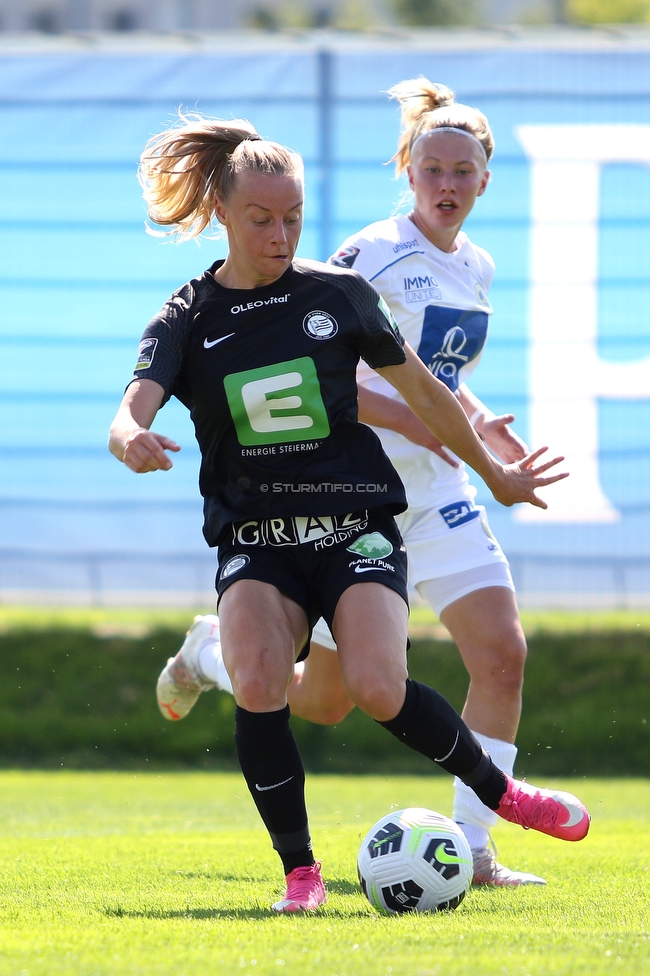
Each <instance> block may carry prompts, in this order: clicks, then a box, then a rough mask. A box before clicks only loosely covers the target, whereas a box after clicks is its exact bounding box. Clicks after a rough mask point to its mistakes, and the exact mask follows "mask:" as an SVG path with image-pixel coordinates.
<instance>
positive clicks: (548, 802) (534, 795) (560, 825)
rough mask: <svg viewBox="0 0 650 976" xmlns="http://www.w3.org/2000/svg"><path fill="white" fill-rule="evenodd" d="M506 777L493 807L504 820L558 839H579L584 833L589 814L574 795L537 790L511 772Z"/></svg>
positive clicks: (584, 835)
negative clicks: (499, 800)
mask: <svg viewBox="0 0 650 976" xmlns="http://www.w3.org/2000/svg"><path fill="white" fill-rule="evenodd" d="M507 779H508V787H507V789H506V791H505V793H504V794H503V796H502V798H501V803H500V804H499V806H498V807H497V811H496V812H497V813H498V814H499V816H500V817H503V819H504V820H509V821H510V823H516V824H520V825H521V826H522V827H523V828H524V830H539V831H541V832H542V833H543V834H550V835H551V837H559V838H560V840H582V839H583V837H586V836H587V831H588V830H589V822H590V820H591V817H590V816H589V814H588V812H587V810H586V808H585V807H584V806H583V804H582V803H581V802H580V800H579V799H578V798H577V796H573V795H572V794H571V793H561V792H559V791H557V790H540V789H538V788H537V787H536V786H530V785H529V784H528V783H522V782H521V781H520V780H517V779H512V778H511V777H510V776H508V777H507Z"/></svg>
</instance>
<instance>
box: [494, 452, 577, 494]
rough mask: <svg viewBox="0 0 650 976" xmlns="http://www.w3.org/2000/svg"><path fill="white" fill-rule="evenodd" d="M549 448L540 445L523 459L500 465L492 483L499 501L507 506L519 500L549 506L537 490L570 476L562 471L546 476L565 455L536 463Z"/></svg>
mask: <svg viewBox="0 0 650 976" xmlns="http://www.w3.org/2000/svg"><path fill="white" fill-rule="evenodd" d="M547 450H548V448H547V447H540V448H539V450H538V451H533V453H532V454H527V455H526V457H524V458H522V459H521V461H515V462H514V463H513V464H505V465H501V466H500V472H499V475H498V478H497V481H496V483H495V484H494V485H490V488H491V490H492V494H493V495H494V497H495V498H496V500H497V501H498V502H501V504H502V505H506V506H507V507H510V505H515V504H516V503H517V502H530V504H531V505H535V506H536V507H537V508H548V505H547V504H546V502H545V501H544V500H543V499H541V498H539V497H538V496H537V495H536V494H535V492H536V490H537V489H538V488H544V487H546V485H552V484H554V483H555V482H556V481H561V480H562V479H563V478H568V477H569V473H568V471H562V472H561V473H560V474H553V475H550V476H549V477H544V475H545V473H546V472H547V471H549V470H550V469H551V468H553V467H555V465H556V464H559V463H560V461H564V458H563V457H556V458H553V459H552V460H551V461H545V462H544V464H538V465H536V464H535V462H536V461H537V459H538V458H539V457H541V456H542V454H544V453H545V452H546V451H547Z"/></svg>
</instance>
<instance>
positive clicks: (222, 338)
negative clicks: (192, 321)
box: [203, 332, 235, 349]
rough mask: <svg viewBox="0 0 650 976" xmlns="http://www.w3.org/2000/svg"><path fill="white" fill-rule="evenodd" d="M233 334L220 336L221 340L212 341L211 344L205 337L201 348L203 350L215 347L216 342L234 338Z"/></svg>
mask: <svg viewBox="0 0 650 976" xmlns="http://www.w3.org/2000/svg"><path fill="white" fill-rule="evenodd" d="M234 334H235V333H234V332H229V333H228V335H226V336H221V338H219V339H213V340H212V342H208V337H207V336H206V337H205V339H204V340H203V347H204V349H212V347H213V346H216V344H217V343H218V342H223V341H224V339H231V338H232V337H233V336H234Z"/></svg>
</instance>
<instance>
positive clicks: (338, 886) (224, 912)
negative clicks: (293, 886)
mask: <svg viewBox="0 0 650 976" xmlns="http://www.w3.org/2000/svg"><path fill="white" fill-rule="evenodd" d="M177 873H178V872H177ZM185 877H201V878H206V877H207V878H209V877H210V875H207V874H203V873H200V872H197V873H196V874H190V873H189V872H188V873H187V874H185ZM215 877H216V876H215ZM219 880H220V881H224V880H225V881H237V882H238V883H241V881H242V880H250V881H254V880H255V879H253V878H250V879H249V878H247V879H242V878H241V877H235V876H231V875H228V876H226V875H219ZM258 880H260V881H262V879H258ZM264 880H266V879H264ZM327 890H328V892H329V894H330V895H331V894H337V895H358V894H360V889H359V886H358V885H357V884H354V883H353V882H351V881H347V880H345V879H341V878H339V879H337V880H334V881H328V882H327ZM103 911H104V915H107V916H108V917H109V918H149V919H155V918H159V919H171V918H187V919H197V920H205V919H211V918H213V919H234V920H236V919H242V920H243V919H265V918H277V917H278V913H277V912H274V911H273V910H272V909H271V908H189V907H188V908H183V909H168V910H167V909H162V908H123V907H122V906H121V905H115V906H108V905H107V906H105V907H104V909H103ZM368 913H369V906H367V907H366V905H365V903H362V906H361V907H359V908H358V909H354V908H353V909H352V910H350V908H346V909H345V910H343V911H340V912H339V911H336V910H334V911H332V908H331V906H328V908H326V909H325V910H324V912H323V913H309V914H310V917H312V918H317V917H318V915H319V914H320V915H321V917H322V918H330V919H331V917H332V915H341V916H345V917H346V918H350V917H351V916H358V917H359V918H361V917H364V916H366V915H368Z"/></svg>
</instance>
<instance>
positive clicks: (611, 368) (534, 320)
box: [515, 125, 650, 522]
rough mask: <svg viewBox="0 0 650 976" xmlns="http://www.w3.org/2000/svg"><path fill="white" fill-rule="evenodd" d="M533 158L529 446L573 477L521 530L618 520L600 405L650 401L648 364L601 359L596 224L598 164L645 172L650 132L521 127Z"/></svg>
mask: <svg viewBox="0 0 650 976" xmlns="http://www.w3.org/2000/svg"><path fill="white" fill-rule="evenodd" d="M516 134H517V136H518V138H519V140H520V142H521V143H522V145H523V147H524V149H525V151H526V153H527V155H528V157H529V158H530V160H531V166H532V173H531V177H532V179H531V186H532V229H531V269H530V278H531V291H530V327H529V341H530V346H529V406H530V428H529V438H530V443H531V445H532V446H533V447H535V448H537V447H538V446H542V445H543V444H547V445H548V446H549V448H550V450H551V451H552V452H553V453H554V454H558V453H559V454H564V455H565V457H566V462H565V464H566V470H568V471H570V472H571V477H570V478H567V479H566V480H565V481H561V482H559V484H557V485H553V486H552V487H550V488H548V489H547V490H546V492H544V497H545V499H546V500H547V501H548V506H549V507H548V511H543V510H540V509H538V508H533V507H532V506H531V505H526V506H521V507H520V508H518V509H517V511H516V514H515V518H516V519H517V520H518V521H522V522H537V521H544V522H549V521H555V522H615V521H617V520H618V519H619V518H620V513H619V512H618V511H617V510H616V508H615V507H614V506H613V505H612V503H611V502H610V501H609V499H608V498H607V497H606V496H605V494H604V492H603V490H602V488H601V485H600V477H599V470H598V399H599V398H605V399H606V398H612V399H648V398H650V358H647V359H642V360H638V361H636V362H632V363H612V362H606V361H604V360H602V359H601V358H600V357H599V356H598V351H597V337H598V321H597V319H598V217H599V198H600V170H601V167H602V165H603V164H604V163H613V162H627V163H641V164H646V165H648V164H650V125H522V126H519V127H518V128H517V129H516Z"/></svg>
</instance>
